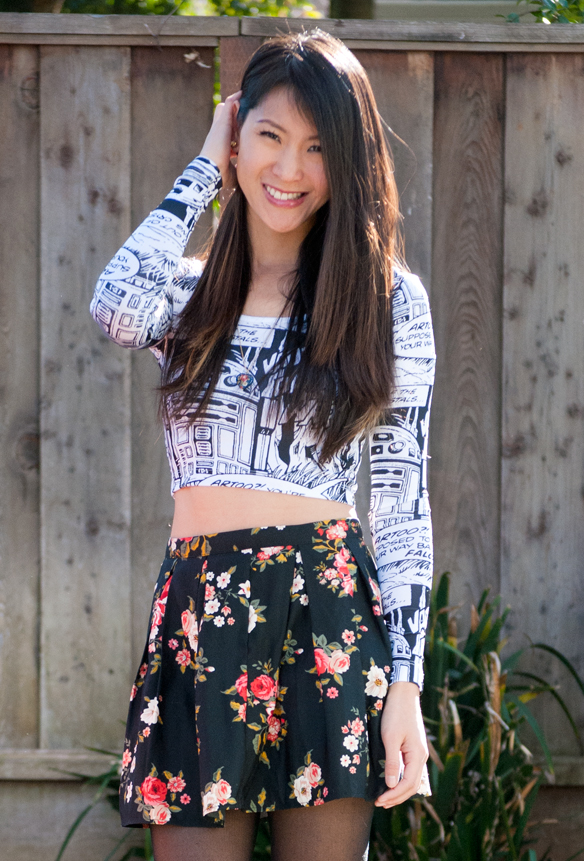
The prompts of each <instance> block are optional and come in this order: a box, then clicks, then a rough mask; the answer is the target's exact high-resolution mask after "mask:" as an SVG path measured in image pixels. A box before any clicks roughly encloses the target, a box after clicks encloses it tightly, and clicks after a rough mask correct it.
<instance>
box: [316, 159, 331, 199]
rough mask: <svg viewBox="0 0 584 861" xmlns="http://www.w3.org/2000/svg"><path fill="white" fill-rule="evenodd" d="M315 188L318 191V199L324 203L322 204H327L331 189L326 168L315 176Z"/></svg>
mask: <svg viewBox="0 0 584 861" xmlns="http://www.w3.org/2000/svg"><path fill="white" fill-rule="evenodd" d="M313 182H314V187H315V188H316V189H317V190H318V192H317V193H318V197H319V199H320V200H321V201H322V203H326V201H327V200H328V199H329V197H330V194H329V187H328V182H327V178H326V173H325V171H324V167H322V168H320V169H319V170H318V171H317V172H316V174H315V176H314V180H313Z"/></svg>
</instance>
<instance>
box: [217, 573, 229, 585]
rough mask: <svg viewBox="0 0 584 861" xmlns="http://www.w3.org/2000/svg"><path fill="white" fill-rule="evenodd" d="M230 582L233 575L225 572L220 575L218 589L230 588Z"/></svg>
mask: <svg viewBox="0 0 584 861" xmlns="http://www.w3.org/2000/svg"><path fill="white" fill-rule="evenodd" d="M230 580H231V574H228V573H227V571H225V572H224V573H223V574H220V575H219V577H217V588H218V589H226V588H227V586H229V581H230Z"/></svg>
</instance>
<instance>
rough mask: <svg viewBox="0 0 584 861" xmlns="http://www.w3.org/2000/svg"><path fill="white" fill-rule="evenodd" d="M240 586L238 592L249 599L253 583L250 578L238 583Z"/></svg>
mask: <svg viewBox="0 0 584 861" xmlns="http://www.w3.org/2000/svg"><path fill="white" fill-rule="evenodd" d="M238 586H239V592H238V594H239V595H243V596H244V598H247V599H248V600H249V597H250V595H251V583H250V582H249V580H246V581H245V583H238Z"/></svg>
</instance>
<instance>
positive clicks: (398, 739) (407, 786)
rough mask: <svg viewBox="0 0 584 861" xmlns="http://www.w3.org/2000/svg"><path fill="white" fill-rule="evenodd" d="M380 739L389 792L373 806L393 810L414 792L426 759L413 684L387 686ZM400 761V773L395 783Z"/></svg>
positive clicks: (424, 737) (419, 713) (415, 691)
mask: <svg viewBox="0 0 584 861" xmlns="http://www.w3.org/2000/svg"><path fill="white" fill-rule="evenodd" d="M381 738H382V740H383V745H384V747H385V782H386V784H387V785H388V787H389V789H387V790H386V791H385V792H384V793H382V794H381V795H380V796H379V798H377V799H376V801H375V804H376V806H377V807H393V806H394V805H396V804H401V803H402V802H403V801H406V800H407V799H408V798H410V796H412V795H414V794H415V793H416V792H417V791H418V788H419V786H420V781H421V779H422V772H423V769H424V764H425V762H426V760H427V759H428V745H427V742H426V731H425V729H424V721H423V719H422V710H421V708H420V690H419V688H418V686H417V685H416V684H414V682H394V683H393V684H392V685H391V686H390V688H389V691H388V694H387V698H386V700H385V705H384V707H383V713H382V715H381ZM402 762H403V766H404V771H403V775H402V778H401V780H399V774H400V770H401V764H402Z"/></svg>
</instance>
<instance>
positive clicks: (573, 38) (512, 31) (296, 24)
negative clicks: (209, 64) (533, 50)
mask: <svg viewBox="0 0 584 861" xmlns="http://www.w3.org/2000/svg"><path fill="white" fill-rule="evenodd" d="M240 26H241V29H240V32H241V35H242V36H264V37H266V36H275V35H276V34H277V33H288V32H290V33H298V32H301V31H302V30H305V29H306V19H302V18H286V19H282V18H242V19H241V25H240ZM318 27H319V28H320V29H321V30H325V31H326V32H327V33H332V34H333V35H334V36H337V37H338V38H339V39H343V40H345V39H372V40H378V39H384V40H386V41H388V42H400V41H412V42H474V43H476V44H477V50H479V49H478V45H479V44H481V43H487V44H488V43H489V42H498V43H501V42H507V43H509V44H516V43H529V44H543V43H548V44H554V43H557V44H573V45H580V44H583V43H584V24H570V25H569V26H567V25H565V24H549V25H548V26H544V27H542V26H541V25H540V24H461V23H458V22H456V23H453V22H444V23H437V22H434V21H382V20H374V21H367V20H361V21H359V20H350V19H346V20H332V19H326V18H325V19H321V20H319V21H318Z"/></svg>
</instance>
